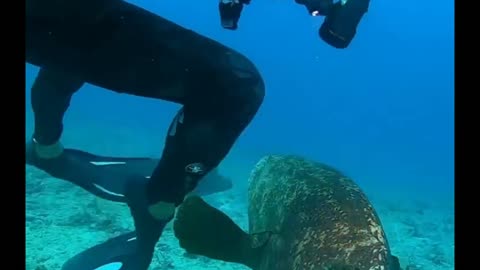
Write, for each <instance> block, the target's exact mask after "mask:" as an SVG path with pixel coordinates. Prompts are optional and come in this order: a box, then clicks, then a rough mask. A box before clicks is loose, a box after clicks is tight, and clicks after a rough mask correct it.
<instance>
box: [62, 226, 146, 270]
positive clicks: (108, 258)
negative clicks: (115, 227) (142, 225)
mask: <svg viewBox="0 0 480 270" xmlns="http://www.w3.org/2000/svg"><path fill="white" fill-rule="evenodd" d="M136 252H137V240H136V234H135V232H129V233H125V234H122V235H119V236H117V237H115V238H112V239H109V240H108V241H106V242H104V243H101V244H98V245H96V246H93V247H91V248H89V249H87V250H85V251H83V252H81V253H79V254H77V255H75V256H74V257H73V258H71V259H69V260H68V261H67V262H66V263H65V264H64V265H63V266H62V270H94V269H105V270H107V269H108V270H136V269H135V268H134V267H133V266H132V265H131V264H129V262H130V261H132V260H133V258H134V257H135V256H136Z"/></svg>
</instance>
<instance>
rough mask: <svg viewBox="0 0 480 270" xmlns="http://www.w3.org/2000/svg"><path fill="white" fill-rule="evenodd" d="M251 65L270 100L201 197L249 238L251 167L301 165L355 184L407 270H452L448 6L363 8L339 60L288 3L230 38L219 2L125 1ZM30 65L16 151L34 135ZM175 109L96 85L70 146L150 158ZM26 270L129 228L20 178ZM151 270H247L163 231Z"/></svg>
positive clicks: (246, 15) (103, 206)
mask: <svg viewBox="0 0 480 270" xmlns="http://www.w3.org/2000/svg"><path fill="white" fill-rule="evenodd" d="M131 2H132V3H134V4H137V5H139V6H141V7H144V8H146V9H148V10H150V11H152V12H155V13H157V14H159V15H161V16H163V17H165V18H167V19H170V20H172V21H174V22H176V23H178V24H180V25H182V26H184V27H187V28H190V29H192V30H194V31H196V32H199V33H201V34H203V35H206V36H208V37H211V38H213V39H215V40H218V41H220V42H222V43H224V44H226V45H228V46H230V47H232V48H234V49H235V50H237V51H239V52H241V53H243V54H244V55H246V56H247V57H248V58H250V59H251V60H252V61H253V62H254V63H255V64H256V65H257V67H258V69H259V70H260V72H261V73H262V75H263V77H264V80H265V83H266V91H267V94H266V99H265V102H264V104H263V105H262V107H261V109H260V111H259V113H258V115H257V116H256V118H255V119H254V121H253V122H252V123H251V125H250V126H249V127H248V128H247V129H246V130H245V132H244V133H243V134H242V136H241V137H240V138H239V140H238V142H237V143H236V145H235V146H234V148H233V149H232V150H231V152H230V154H229V155H228V156H227V158H226V159H225V160H224V161H223V162H222V163H221V165H220V167H219V170H220V172H221V173H222V174H224V175H225V176H227V177H229V178H230V179H232V180H233V183H234V187H233V188H232V189H231V190H228V191H226V192H222V193H218V194H214V195H210V196H207V197H206V199H207V200H208V201H209V202H210V203H212V204H213V205H214V206H216V207H219V208H220V209H221V210H223V211H225V212H226V213H227V214H229V215H230V216H231V217H232V218H233V219H234V220H235V221H236V222H238V224H240V225H241V226H242V227H246V226H247V223H248V221H247V217H246V203H247V202H246V196H245V194H246V188H247V179H248V176H249V173H250V171H251V169H252V167H253V165H254V164H255V163H256V162H257V161H258V160H259V159H260V158H261V157H263V156H264V155H267V154H272V153H283V154H297V155H302V156H305V157H308V158H311V159H315V160H318V161H321V162H324V163H327V164H329V165H332V166H334V167H336V168H338V169H340V170H341V171H343V172H344V173H345V174H347V175H349V176H350V177H352V178H353V179H354V180H355V181H356V182H357V183H358V184H359V185H360V187H361V188H362V189H363V190H364V191H365V192H366V194H367V196H368V197H369V199H370V200H371V201H372V203H373V205H374V207H375V208H376V210H377V211H378V213H379V215H380V218H381V220H382V223H383V225H384V227H385V231H386V233H387V237H388V239H389V241H390V245H391V248H392V251H393V253H394V254H395V255H397V256H398V257H399V259H400V262H401V265H402V267H403V268H404V269H409V270H414V269H418V270H420V269H421V270H448V269H454V259H455V258H454V246H455V245H454V215H455V213H454V67H453V64H454V23H453V18H454V17H453V16H454V15H453V13H454V9H453V1H446V0H440V1H435V2H434V1H420V2H419V1H395V2H394V1H372V2H371V4H370V9H369V12H368V13H367V14H366V15H365V17H364V19H363V20H362V22H361V24H360V26H359V28H358V32H357V35H356V38H355V39H354V41H353V42H352V44H351V46H350V47H349V48H348V49H346V50H337V49H334V48H331V47H329V46H328V45H326V44H325V43H324V42H323V41H322V40H320V39H319V37H318V35H317V31H318V28H319V26H320V24H321V23H322V20H323V19H322V18H314V17H310V16H308V13H307V12H306V10H305V8H304V7H303V6H299V5H297V4H295V3H294V1H255V0H254V1H252V3H251V5H249V6H247V7H246V8H245V9H244V11H243V14H242V17H241V20H240V28H239V29H238V30H237V31H234V32H232V31H227V30H224V29H222V28H221V27H220V23H219V17H218V13H217V2H208V1H194V2H191V1H188V2H186V1H184V2H180V1H131ZM37 72H38V68H37V67H35V66H32V65H29V64H26V68H25V74H26V76H25V80H26V89H25V90H26V95H27V100H26V110H27V113H26V130H27V134H26V139H28V138H30V136H31V134H32V132H33V115H32V111H31V107H30V100H29V98H30V88H31V85H32V83H33V80H34V79H35V76H36V74H37ZM178 109H179V106H178V105H176V104H172V103H168V102H165V101H158V100H153V99H145V98H139V97H133V96H128V95H120V94H117V93H114V92H110V91H105V90H103V89H101V88H99V87H96V86H93V85H88V84H87V85H85V86H84V87H83V88H82V89H81V90H80V91H79V92H78V93H76V94H75V96H74V98H73V101H72V104H71V106H70V108H69V110H68V112H67V114H66V117H65V121H64V124H65V130H64V134H63V136H62V142H63V143H64V145H65V146H66V147H72V148H77V149H82V150H85V151H89V152H93V153H97V154H101V155H115V156H149V157H159V156H160V153H161V150H162V148H163V143H164V139H165V135H166V129H167V127H168V125H169V124H170V121H171V119H172V118H173V116H174V114H175V113H176V111H177V110H178ZM26 182H27V190H26V201H27V209H26V211H27V212H26V217H27V222H26V233H27V235H26V239H27V243H26V244H27V246H26V252H27V260H26V267H27V270H46V269H48V270H54V269H60V268H61V265H62V264H63V263H64V262H65V261H66V260H68V259H69V258H70V257H72V256H73V255H75V254H77V253H79V252H81V251H82V250H84V249H86V248H88V247H90V246H93V245H95V244H98V243H101V242H103V241H105V240H107V239H108V238H110V237H112V236H114V235H116V234H118V233H119V232H125V231H127V230H129V229H132V221H131V218H130V216H129V214H128V209H126V207H125V206H124V205H121V204H117V203H112V202H108V201H105V200H102V199H98V198H95V197H94V196H93V195H90V194H89V193H86V192H84V191H83V190H81V189H79V188H77V187H75V186H73V185H71V184H69V183H66V182H63V181H61V180H58V179H55V178H52V177H51V176H49V175H47V174H45V173H43V172H42V171H39V170H37V169H35V168H33V167H31V166H26ZM151 269H155V270H160V269H195V270H207V269H226V270H230V269H246V268H245V267H243V266H240V265H236V264H229V263H222V262H218V261H212V260H209V259H206V258H202V257H194V256H190V255H187V254H185V253H184V252H183V251H182V250H181V249H180V248H179V247H178V242H177V241H176V240H175V238H174V236H173V233H172V230H171V226H170V225H169V226H168V227H167V229H166V231H165V233H164V235H163V236H162V238H161V240H160V242H159V243H158V245H157V252H156V254H155V257H154V260H153V263H152V266H151Z"/></svg>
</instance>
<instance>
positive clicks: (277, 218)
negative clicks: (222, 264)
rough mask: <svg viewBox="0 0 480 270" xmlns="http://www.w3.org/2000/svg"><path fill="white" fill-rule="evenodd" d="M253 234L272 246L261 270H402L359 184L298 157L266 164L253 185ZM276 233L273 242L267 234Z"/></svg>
mask: <svg viewBox="0 0 480 270" xmlns="http://www.w3.org/2000/svg"><path fill="white" fill-rule="evenodd" d="M248 196H249V209H248V215H249V231H250V233H252V234H255V236H254V239H255V241H254V243H257V244H258V245H260V244H261V243H262V242H263V243H265V241H267V244H266V250H265V255H264V257H263V260H262V263H261V265H260V267H259V269H255V270H397V269H398V268H397V267H395V266H393V264H394V263H393V258H392V256H391V253H390V247H389V244H388V241H387V238H386V236H385V232H384V230H383V227H382V224H381V222H380V219H379V217H378V215H377V213H376V211H375V209H374V208H373V206H372V204H371V203H370V202H369V200H368V198H367V197H366V195H365V194H364V193H363V191H362V190H361V189H360V188H359V187H358V185H357V184H355V182H354V181H353V180H352V179H350V178H348V177H347V176H345V175H343V174H342V173H341V172H339V171H338V170H336V169H334V168H332V167H330V166H327V165H325V164H321V163H318V162H315V161H311V160H307V159H305V158H302V157H299V156H292V155H271V156H266V157H264V158H263V159H261V160H260V161H259V162H258V163H257V165H256V166H255V168H254V170H253V171H252V174H251V176H250V179H249V191H248ZM258 232H272V234H271V235H270V237H269V238H268V239H266V238H265V234H257V233H258Z"/></svg>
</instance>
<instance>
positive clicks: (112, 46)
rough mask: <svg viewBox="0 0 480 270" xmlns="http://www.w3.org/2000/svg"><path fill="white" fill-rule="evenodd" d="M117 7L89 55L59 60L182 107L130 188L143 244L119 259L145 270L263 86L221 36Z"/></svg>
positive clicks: (121, 88) (115, 86) (119, 87)
mask: <svg viewBox="0 0 480 270" xmlns="http://www.w3.org/2000/svg"><path fill="white" fill-rule="evenodd" d="M112 5H116V6H115V7H112V8H111V9H109V12H106V13H105V14H103V16H102V17H101V19H100V21H99V22H98V24H96V25H94V27H95V29H109V31H108V32H106V33H105V36H103V35H100V34H98V35H96V37H97V38H98V39H88V42H89V44H88V45H89V47H88V49H89V53H88V54H87V55H85V57H82V58H81V59H79V60H78V62H76V63H75V66H73V67H72V64H71V63H60V64H61V65H64V66H66V67H71V69H72V70H75V71H76V72H78V74H79V76H80V77H81V78H82V79H84V80H85V81H86V82H88V83H91V84H94V85H97V86H100V87H103V88H106V89H110V90H113V91H116V92H120V93H127V94H132V95H137V96H143V97H150V98H157V99H163V100H168V101H173V102H177V103H180V104H182V105H183V109H182V110H181V111H180V112H179V113H178V115H177V117H176V118H175V119H174V121H173V122H172V125H171V127H170V129H169V131H168V136H167V137H168V138H167V141H166V146H165V148H164V152H163V155H162V157H161V160H160V162H159V163H158V166H157V167H156V169H155V171H154V173H153V175H152V176H151V178H150V179H148V178H147V177H144V176H142V175H140V176H137V177H132V179H134V180H133V181H130V182H129V183H128V189H127V192H126V194H125V195H126V197H127V201H128V204H129V206H130V208H131V212H132V215H133V217H134V221H135V227H136V230H137V231H136V236H137V237H136V242H137V244H138V247H139V249H138V252H136V253H135V254H131V255H132V256H119V257H118V259H119V260H121V261H122V262H124V268H123V269H128V270H130V269H135V270H139V269H141V270H143V269H147V267H148V265H149V264H150V261H151V258H152V255H153V250H154V246H155V244H156V242H157V241H158V239H159V237H160V235H161V232H162V230H163V227H164V226H165V224H166V223H167V222H168V221H170V220H171V218H172V217H173V211H174V208H175V206H176V205H178V204H180V203H181V202H182V200H183V198H184V196H185V194H186V193H188V192H189V191H191V190H192V189H193V188H194V187H195V186H196V184H197V182H198V181H199V180H200V179H201V178H202V176H203V175H205V174H206V173H208V172H209V171H211V170H212V169H214V168H215V167H216V166H217V165H218V164H219V163H220V162H221V160H222V159H223V158H224V157H225V156H226V155H227V153H228V152H229V150H230V148H231V147H232V145H233V144H234V142H235V141H236V139H237V138H238V136H239V135H240V134H241V132H242V131H243V130H244V129H245V128H246V126H247V125H248V124H249V122H250V121H251V120H252V118H253V116H254V115H255V114H256V112H257V110H258V109H259V107H260V104H261V103H262V101H263V97H264V84H263V80H262V78H261V76H260V74H259V73H258V71H257V69H256V68H255V67H254V65H253V64H252V63H251V62H250V61H249V60H248V59H246V58H245V57H244V56H242V55H240V54H238V53H237V52H235V51H233V50H231V49H229V48H227V47H225V46H223V45H221V44H219V43H218V42H215V41H213V40H211V39H208V38H206V37H203V36H201V35H199V34H196V33H194V32H192V31H190V30H187V29H184V28H182V27H180V26H178V25H176V24H174V23H172V22H169V21H167V20H165V19H163V18H161V17H159V16H157V15H155V14H152V13H150V12H148V11H146V10H143V9H141V8H138V7H136V6H134V5H131V4H129V3H126V2H123V1H118V2H116V1H115V2H113V3H112ZM36 27H38V25H36ZM40 28H41V27H40ZM44 29H45V31H47V30H48V27H46V28H44ZM85 32H88V31H85ZM96 33H98V30H97V31H96ZM54 34H55V33H54ZM43 37H45V38H46V39H48V38H49V36H48V35H44V36H43ZM52 44H53V43H52ZM54 44H58V43H54ZM67 45H68V44H67ZM32 59H33V58H32ZM32 61H33V60H32ZM56 61H60V62H61V61H62V59H61V58H57V59H56ZM53 64H58V62H56V63H53ZM101 253H102V252H98V254H101ZM91 259H92V260H95V261H97V262H98V264H100V263H101V260H102V258H91Z"/></svg>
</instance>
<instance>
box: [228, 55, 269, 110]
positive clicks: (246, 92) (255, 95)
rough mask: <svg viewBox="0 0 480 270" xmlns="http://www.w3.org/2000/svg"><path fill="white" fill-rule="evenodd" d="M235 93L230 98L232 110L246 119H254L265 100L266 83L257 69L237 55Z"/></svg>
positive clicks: (234, 63) (234, 70) (234, 64)
mask: <svg viewBox="0 0 480 270" xmlns="http://www.w3.org/2000/svg"><path fill="white" fill-rule="evenodd" d="M232 66H233V68H232V71H233V74H234V79H233V81H232V84H233V85H234V87H231V88H230V89H231V90H232V91H234V93H231V95H230V97H233V99H231V102H232V103H235V104H234V105H232V106H231V107H230V108H232V109H236V110H237V112H238V113H241V114H243V115H245V117H248V118H252V117H253V116H254V115H255V114H256V113H257V111H258V110H259V108H260V106H261V105H262V103H263V100H264V98H265V82H264V80H263V78H262V75H261V74H260V72H259V70H258V69H257V67H256V66H255V65H254V64H253V63H252V62H251V61H250V60H249V59H248V58H246V57H245V56H243V55H240V54H237V55H236V56H235V60H234V62H233V63H232Z"/></svg>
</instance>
